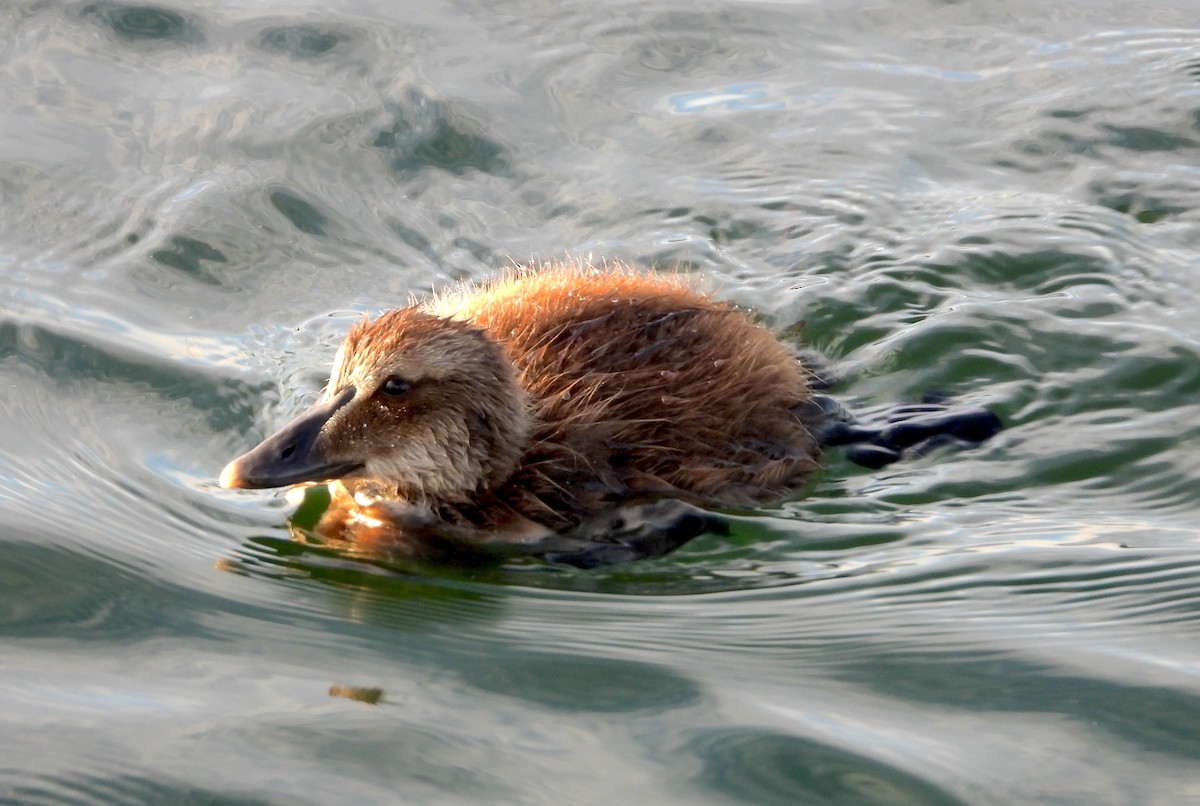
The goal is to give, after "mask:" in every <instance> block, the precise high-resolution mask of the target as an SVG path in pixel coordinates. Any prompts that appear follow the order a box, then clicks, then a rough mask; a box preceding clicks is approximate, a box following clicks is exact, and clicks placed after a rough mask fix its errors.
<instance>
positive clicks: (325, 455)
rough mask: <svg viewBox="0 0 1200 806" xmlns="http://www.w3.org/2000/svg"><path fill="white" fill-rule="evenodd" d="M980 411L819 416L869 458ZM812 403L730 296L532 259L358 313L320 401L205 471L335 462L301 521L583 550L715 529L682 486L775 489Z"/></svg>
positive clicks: (465, 555) (454, 556)
mask: <svg viewBox="0 0 1200 806" xmlns="http://www.w3.org/2000/svg"><path fill="white" fill-rule="evenodd" d="M935 408H936V407H935ZM982 414H983V415H986V416H985V417H984V419H987V418H991V420H992V421H994V427H991V425H988V426H987V427H985V428H984V429H983V430H984V431H986V432H987V433H983V432H979V433H976V431H978V428H975V429H974V430H972V428H971V427H968V428H967V431H969V432H970V433H967V432H964V431H963V427H962V423H963V417H966V418H967V420H968V421H970V420H971V418H975V419H978V418H979V417H980V416H981V415H980V412H979V410H975V411H973V412H965V413H961V412H960V413H957V414H954V413H951V414H950V415H947V414H946V413H945V410H944V409H940V408H939V409H937V411H934V412H930V411H928V410H920V411H919V412H918V413H916V414H915V415H913V414H909V415H907V416H906V417H905V421H904V425H906V426H909V427H910V430H911V425H912V423H913V422H917V423H918V426H917V432H919V434H918V435H917V436H913V435H912V434H910V435H908V436H906V437H905V438H904V439H905V440H907V441H902V442H898V441H896V440H895V439H892V438H891V437H888V436H885V435H884V432H885V431H888V432H889V433H892V434H893V435H894V432H895V426H894V425H893V426H889V427H888V428H885V429H874V430H872V429H865V428H862V427H860V426H854V425H850V424H847V423H845V422H838V423H835V424H834V427H833V428H832V429H827V430H828V431H829V433H830V434H831V435H832V437H833V441H837V442H865V443H869V452H873V453H872V455H873V456H874V460H875V461H876V462H879V456H880V455H884V456H885V459H884V461H887V460H888V459H887V456H888V455H890V458H896V457H897V456H898V451H899V450H901V449H903V448H905V447H908V446H910V445H913V444H916V443H918V442H920V441H922V440H926V439H928V438H930V437H935V436H938V435H942V434H951V435H953V436H960V437H965V438H967V439H983V438H986V437H987V436H990V434H991V433H993V432H994V430H996V429H997V428H998V427H999V423H998V421H995V418H994V415H990V414H989V413H986V412H983V413H982ZM931 417H932V419H930V418H931ZM939 418H940V419H939ZM824 419H828V417H827V416H824V417H823V409H822V407H821V406H819V405H816V403H815V401H814V398H813V395H812V393H811V391H810V386H809V376H808V373H807V372H806V370H805V369H804V368H803V367H802V366H801V365H800V363H799V362H798V361H797V359H796V357H795V355H794V354H793V353H792V352H791V351H790V350H789V349H788V348H787V347H785V346H784V345H783V344H781V343H780V342H779V341H777V340H776V339H775V337H774V336H773V335H772V334H771V333H770V332H769V331H767V330H766V329H764V328H762V327H760V326H758V325H756V324H755V323H754V322H753V321H752V320H751V318H750V316H748V315H747V314H746V313H744V312H742V311H740V310H738V309H736V308H734V307H732V306H731V305H729V304H727V303H722V302H716V301H714V300H713V299H711V298H710V297H709V296H707V295H705V294H702V293H699V292H697V291H695V290H692V289H691V288H690V287H689V286H688V284H687V282H686V281H685V280H684V279H683V278H679V277H673V276H662V275H656V274H648V273H637V272H634V271H633V270H631V269H628V268H626V267H622V266H616V267H613V266H609V267H606V268H604V269H602V270H597V269H592V268H590V267H580V266H553V267H544V268H542V269H540V270H536V271H533V272H521V271H519V272H515V273H513V274H512V275H511V276H508V277H506V278H504V279H501V280H499V281H497V282H495V283H494V284H492V285H489V286H485V287H482V288H479V289H469V290H466V291H464V292H462V293H460V294H456V295H452V296H444V297H439V298H436V299H434V300H432V301H430V302H428V303H426V304H424V305H420V306H416V307H409V308H403V309H399V310H394V311H389V312H387V313H384V314H382V315H381V316H380V317H379V318H377V319H376V320H375V321H373V322H369V321H366V320H365V319H364V320H363V321H362V322H360V323H359V324H357V325H356V326H355V327H354V328H353V329H352V330H351V332H350V334H349V336H347V338H346V341H345V343H344V344H343V345H342V347H341V349H340V350H339V352H338V355H337V357H336V359H335V361H334V367H333V373H332V376H331V378H330V381H329V385H328V387H326V389H325V392H324V394H323V395H322V397H321V400H320V401H319V402H318V403H317V404H316V405H315V406H313V407H312V408H311V409H309V410H308V411H306V412H305V413H303V414H301V415H300V416H299V417H298V418H297V419H296V420H294V421H293V422H292V423H291V424H289V425H287V426H285V427H284V428H283V429H282V430H281V431H279V432H278V433H276V434H275V435H274V436H272V437H270V438H268V439H267V440H266V441H264V442H263V443H262V444H260V445H259V446H258V447H256V448H255V449H254V450H252V451H250V452H249V453H247V454H245V455H244V456H241V457H239V458H238V459H235V460H234V461H232V462H230V463H229V465H228V466H227V467H226V468H225V470H224V472H223V473H222V474H221V485H222V486H224V487H249V488H260V487H279V486H285V485H292V484H300V483H304V482H320V481H335V482H336V483H334V484H333V485H332V494H333V499H332V503H331V505H330V507H329V509H328V510H327V511H326V513H325V515H324V516H323V517H322V519H321V521H320V523H319V524H318V525H317V527H316V531H317V532H318V533H320V534H322V535H324V536H326V537H328V538H332V539H335V540H346V541H350V542H351V543H352V544H353V545H355V546H356V547H358V548H361V549H364V550H367V551H379V552H381V553H384V554H391V555H399V556H409V557H415V558H421V559H434V560H439V561H456V560H464V561H465V560H478V559H479V558H480V556H481V555H483V556H488V555H492V554H497V555H503V554H505V553H509V554H512V553H525V554H535V555H539V556H544V557H548V558H550V559H555V560H561V561H565V562H570V563H573V564H577V565H596V564H600V563H605V562H613V561H618V560H625V559H633V558H636V557H640V556H653V555H656V554H661V553H664V552H666V551H669V550H671V549H672V548H675V547H676V546H678V545H680V544H682V543H683V542H686V541H687V540H688V539H690V538H691V537H693V536H695V535H697V534H699V533H701V532H703V531H706V530H713V529H716V530H717V531H720V528H721V524H720V522H719V519H717V518H715V517H714V516H711V515H708V514H706V513H704V512H702V511H701V510H698V509H696V508H694V507H692V506H691V504H700V505H710V506H729V507H739V506H747V505H753V504H761V503H766V502H769V501H773V500H778V499H780V498H782V497H784V496H786V495H787V494H789V493H792V492H794V491H796V490H797V489H799V488H800V487H802V486H803V485H804V483H805V482H806V480H807V479H808V478H809V476H810V475H811V474H812V472H813V471H814V470H816V468H817V457H818V456H819V454H820V447H819V444H818V440H817V436H816V434H815V432H816V430H817V429H823V428H827V424H826V423H824V422H823V420H824ZM921 422H924V423H925V425H924V426H921V425H920V423H921ZM968 425H970V423H968ZM889 429H890V431H889ZM922 429H923V430H922ZM956 429H957V430H956ZM989 429H990V430H989ZM879 451H882V452H883V454H880V453H879Z"/></svg>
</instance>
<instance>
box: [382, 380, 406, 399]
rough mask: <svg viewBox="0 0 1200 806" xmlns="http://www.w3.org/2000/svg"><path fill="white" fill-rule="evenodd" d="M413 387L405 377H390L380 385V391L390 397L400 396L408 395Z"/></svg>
mask: <svg viewBox="0 0 1200 806" xmlns="http://www.w3.org/2000/svg"><path fill="white" fill-rule="evenodd" d="M411 389H412V384H410V383H409V382H408V381H406V380H404V379H403V378H388V379H387V380H386V381H384V382H383V385H382V386H380V387H379V391H381V392H383V393H384V394H385V395H387V396H388V397H400V396H401V395H407V394H408V393H409V391H410V390H411Z"/></svg>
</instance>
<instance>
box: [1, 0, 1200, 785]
mask: <svg viewBox="0 0 1200 806" xmlns="http://www.w3.org/2000/svg"><path fill="white" fill-rule="evenodd" d="M0 64H2V69H0V200H2V202H3V210H4V214H3V216H0V272H2V273H3V283H2V284H0V384H2V386H3V389H4V390H5V391H4V394H3V396H2V398H0V406H2V407H3V414H2V417H3V420H2V422H3V430H2V431H0V523H2V524H3V525H4V528H3V529H2V530H0V644H2V649H0V652H2V654H0V658H2V660H0V702H3V705H4V707H3V709H0V712H2V715H0V737H2V738H0V751H2V752H0V799H3V800H6V801H9V802H22V803H24V802H55V803H61V802H87V803H92V802H164V801H165V802H171V801H179V800H184V799H186V800H188V801H189V802H197V803H298V802H299V803H339V802H347V801H350V800H353V801H355V802H380V803H383V802H388V803H391V802H410V803H463V802H506V803H553V804H561V803H614V802H625V801H637V802H646V803H656V804H657V803H662V804H671V803H679V804H691V803H744V802H750V803H779V804H785V803H786V804H791V803H878V804H885V803H886V804H893V803H905V804H911V803H922V804H924V803H930V804H941V803H947V804H965V803H970V804H992V803H994V804H1008V803H1031V802H1037V803H1063V804H1097V803H1114V804H1122V803H1137V804H1179V803H1187V802H1200V763H1198V762H1197V759H1198V758H1200V728H1198V727H1197V725H1200V664H1198V661H1197V647H1198V646H1200V643H1198V641H1197V635H1198V632H1200V631H1198V626H1200V582H1198V581H1197V578H1198V575H1197V572H1198V571H1200V562H1198V561H1197V559H1196V558H1197V552H1198V551H1200V536H1198V530H1197V527H1198V525H1200V523H1198V521H1200V518H1198V517H1197V501H1198V498H1200V459H1198V458H1197V457H1198V456H1200V452H1198V451H1197V450H1196V445H1197V436H1198V435H1200V355H1198V353H1200V320H1198V319H1197V315H1196V312H1197V310H1200V211H1198V207H1197V203H1196V200H1197V199H1200V168H1198V167H1197V156H1198V154H1200V28H1197V27H1196V17H1195V8H1194V4H1193V3H1192V2H1191V0H1165V1H1161V2H1155V3H1115V2H1099V0H1092V1H1091V2H1089V1H1088V0H1073V2H1066V3H1060V4H1058V5H1057V6H1054V7H1053V8H1051V7H1047V6H1045V5H1044V4H1036V3H1024V2H1019V0H1018V2H1010V3H1004V4H990V5H988V4H983V5H981V4H977V3H950V2H946V3H942V2H932V1H931V0H930V1H924V2H922V1H918V0H904V1H903V2H894V3H879V4H872V3H867V2H832V0H814V1H813V2H791V3H788V2H776V3H771V2H724V3H721V2H700V3H699V4H697V3H695V2H690V3H680V2H673V1H672V0H653V1H652V2H638V3H626V2H605V3H595V2H589V3H581V2H568V3H534V2H500V3H472V2H445V3H423V4H406V5H405V7H403V8H400V7H398V6H394V5H393V4H391V3H386V2H374V1H373V0H344V2H338V3H333V4H329V3H320V4H317V3H312V4H308V5H305V4H304V3H292V4H288V5H278V6H272V5H270V4H264V3H260V2H238V0H204V2H197V3H192V4H187V5H178V6H176V5H138V4H125V3H118V2H79V3H70V2H14V3H9V4H7V5H6V6H5V7H4V9H3V10H0ZM567 254H573V255H592V256H594V257H595V258H597V259H599V258H601V257H605V256H607V257H613V258H621V259H625V260H629V261H632V262H636V263H640V264H657V265H663V266H680V267H683V268H684V269H685V270H688V271H692V272H695V273H697V274H702V275H703V276H704V277H705V278H706V280H707V282H708V283H709V284H710V286H711V287H713V288H714V289H715V290H716V291H717V292H718V293H719V294H721V295H722V296H723V297H726V298H729V299H733V300H735V301H736V302H738V303H739V304H742V305H745V306H747V307H751V308H754V309H756V310H757V311H759V312H760V313H761V314H762V316H763V318H764V320H765V321H766V322H768V323H769V324H772V325H773V326H776V327H779V328H781V329H782V328H785V327H788V326H791V325H794V324H796V323H801V322H802V323H803V328H802V329H801V331H800V332H801V334H802V335H801V337H800V339H799V341H800V342H802V343H803V344H804V345H805V346H806V347H807V348H809V349H812V350H815V351H816V352H818V353H819V354H821V355H822V356H824V358H825V359H826V360H827V361H828V362H829V363H830V365H831V366H832V367H834V368H836V370H837V372H838V373H839V374H841V375H843V376H844V381H843V383H842V384H841V386H840V388H839V394H840V395H841V397H842V399H843V400H844V402H846V403H847V404H848V405H850V406H852V407H857V408H861V409H870V408H871V407H875V406H881V405H885V404H887V403H891V402H896V401H904V400H913V399H917V398H919V397H920V396H921V395H923V394H926V393H928V392H930V391H937V392H940V393H944V394H948V395H952V396H954V397H956V398H958V399H960V400H962V401H964V402H966V403H970V404H978V405H986V406H989V407H991V408H993V409H994V410H995V411H997V412H998V413H1000V414H1001V416H1002V417H1003V418H1004V419H1005V420H1006V422H1007V423H1008V424H1009V426H1010V427H1009V429H1008V430H1007V431H1005V432H1004V433H1003V434H1001V435H1000V436H999V437H997V438H996V439H994V440H992V441H991V442H990V443H988V444H987V445H985V446H983V447H981V448H978V449H976V450H970V451H952V450H947V451H941V452H937V453H934V454H932V455H929V456H925V457H922V458H919V459H915V460H913V461H909V462H905V463H902V464H899V465H895V466H892V467H889V468H887V469H885V470H881V471H867V470H863V469H860V468H857V467H855V466H853V465H851V464H850V463H848V462H847V461H846V460H845V459H844V458H843V457H841V456H839V455H838V454H836V453H834V454H831V455H830V456H829V457H828V462H827V466H826V468H825V470H824V471H823V473H822V474H821V476H820V478H819V479H818V481H817V482H816V483H815V485H814V486H813V488H812V489H811V490H810V491H809V493H808V495H807V496H804V497H798V498H797V499H796V500H794V501H788V502H783V503H781V504H780V505H778V506H776V507H774V508H770V509H764V510H761V511H757V512H746V513H736V514H734V515H732V516H731V517H732V525H733V528H732V534H731V535H730V536H728V537H718V536H715V535H714V536H706V537H703V538H701V539H699V540H697V541H695V542H694V543H692V544H690V545H688V546H687V547H685V548H684V549H683V550H681V551H679V552H677V553H676V554H673V555H671V556H668V557H665V558H662V559H659V560H654V561H648V562H641V563H634V564H631V565H628V566H622V567H618V568H611V569H607V570H602V571H592V572H582V571H575V570H571V569H564V568H558V567H550V566H542V565H536V564H530V565H517V566H512V567H506V568H501V569H497V570H491V571H485V572H465V571H464V572H455V571H452V570H443V571H437V572H432V571H426V570H422V571H419V572H418V571H413V570H405V569H395V568H389V567H386V566H382V565H379V564H374V563H370V562H365V561H362V560H357V559H355V558H349V557H345V556H339V555H338V554H337V553H335V552H331V551H327V550H323V549H320V548H318V547H311V546H304V545H301V544H299V543H296V542H295V541H293V540H291V538H290V536H289V533H288V530H287V528H286V520H287V517H288V514H289V512H290V507H289V505H288V504H287V503H286V501H284V500H283V498H282V496H280V495H277V494H274V493H248V492H230V491H223V490H220V489H218V487H217V485H216V476H217V474H218V473H219V471H220V468H221V467H222V466H223V464H224V463H225V462H226V461H227V460H228V459H229V458H231V457H232V456H234V455H236V454H238V453H240V452H242V451H243V450H244V449H245V448H246V447H247V446H248V445H250V444H251V443H253V442H254V441H255V440H256V439H259V438H261V437H262V436H263V435H265V434H266V433H268V432H269V431H270V430H272V429H273V428H275V427H277V426H278V425H279V424H281V423H282V422H284V421H285V420H286V419H287V418H288V417H289V416H290V415H291V414H293V413H295V412H296V411H297V410H298V409H299V408H300V407H301V406H302V405H303V404H304V403H306V402H307V401H309V400H311V399H312V397H313V396H314V395H315V393H316V392H317V390H318V389H319V388H320V385H321V383H322V382H323V376H324V374H325V373H327V371H328V368H329V364H330V362H331V360H332V355H333V350H334V346H335V345H336V344H337V342H338V341H339V339H340V337H341V335H342V334H343V333H344V332H345V330H346V329H347V327H348V326H349V325H350V323H352V322H353V321H355V319H357V318H358V317H359V316H360V315H361V314H362V313H364V312H374V311H377V310H379V309H381V308H383V307H387V306H392V305H397V304H402V303H404V302H405V301H407V300H408V298H409V295H410V294H417V295H421V294H424V293H427V292H428V291H430V290H432V289H435V288H438V287H441V286H443V285H445V284H446V283H449V282H452V281H457V280H462V279H468V280H470V279H482V278H485V277H487V276H489V275H490V274H492V273H494V272H495V271H497V270H499V269H501V268H502V267H503V266H505V265H508V264H509V262H510V261H511V260H525V259H530V258H534V259H541V258H555V257H561V256H563V255H567ZM333 687H361V688H362V689H365V690H368V691H357V692H356V690H355V689H353V688H350V689H349V690H348V691H347V690H341V689H335V690H334V695H331V688H333ZM379 691H381V692H382V698H381V699H379V700H378V702H375V703H374V704H371V703H369V702H364V701H362V700H360V699H354V696H335V695H337V694H339V693H340V694H341V695H345V694H350V695H355V694H356V693H357V695H358V696H361V697H362V698H363V699H366V700H374V699H375V697H376V695H377V694H378V692H379Z"/></svg>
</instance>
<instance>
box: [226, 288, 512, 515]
mask: <svg viewBox="0 0 1200 806" xmlns="http://www.w3.org/2000/svg"><path fill="white" fill-rule="evenodd" d="M528 435H529V414H528V405H527V402H526V399H525V393H524V392H523V391H522V389H521V387H520V386H519V384H518V383H517V378H516V372H515V370H514V368H513V366H512V363H511V362H510V361H509V360H508V358H507V357H506V356H505V354H504V350H503V348H501V347H500V345H499V344H497V343H496V342H495V341H494V340H493V339H491V338H490V337H489V336H488V335H487V334H486V333H485V332H484V331H482V330H480V329H478V328H476V327H473V326H471V325H470V324H467V323H465V322H462V321H458V320H454V319H443V318H440V317H437V316H432V315H430V314H427V313H424V312H422V311H420V310H417V309H415V308H403V309H400V310H395V311H389V312H388V313H385V314H383V315H381V316H380V317H379V318H378V319H376V320H375V321H373V322H371V321H368V320H366V319H364V320H363V321H361V322H360V323H358V324H357V325H356V326H355V327H354V328H353V329H352V330H351V331H350V334H349V335H348V336H347V337H346V341H345V342H344V343H343V344H342V346H341V349H340V350H338V354H337V357H336V358H335V359H334V365H333V373H332V375H331V376H330V379H329V385H328V386H327V387H326V389H325V392H324V394H323V395H322V396H321V399H320V400H319V401H318V402H317V403H316V405H314V406H313V407H312V408H310V409H308V410H307V411H305V412H304V413H303V414H301V415H300V416H299V417H297V418H296V419H295V420H293V421H292V422H291V423H290V424H288V425H286V426H284V427H283V429H281V430H280V431H279V432H278V433H276V434H274V435H273V436H271V437H268V438H267V439H266V440H265V441H264V442H262V443H261V444H260V445H259V446H258V447H256V448H254V449H253V450H251V451H250V452H249V453H247V454H245V455H243V456H240V457H238V458H237V459H234V460H233V461H232V462H230V463H229V464H228V465H227V466H226V467H225V470H224V471H223V472H222V473H221V486H223V487H247V488H261V487H282V486H286V485H291V484H299V483H302V482H313V481H331V480H333V479H346V480H348V481H349V480H352V479H370V480H372V481H373V482H377V483H380V484H382V485H384V486H385V487H386V488H387V489H389V490H390V489H393V488H394V490H395V492H396V494H397V495H398V497H400V498H401V499H404V500H408V501H412V502H430V501H443V502H463V501H469V500H472V499H473V498H474V497H475V496H476V494H477V493H478V492H480V491H482V490H486V489H488V488H490V487H492V486H494V485H496V484H498V483H499V482H501V481H503V480H504V479H506V478H507V477H508V476H509V475H511V474H512V472H513V471H514V470H515V469H516V468H517V465H518V463H519V462H520V459H521V455H522V454H523V453H524V451H525V447H526V443H527V440H528Z"/></svg>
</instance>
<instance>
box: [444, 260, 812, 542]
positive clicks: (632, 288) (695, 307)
mask: <svg viewBox="0 0 1200 806" xmlns="http://www.w3.org/2000/svg"><path fill="white" fill-rule="evenodd" d="M428 307H429V308H430V309H431V310H432V312H434V313H438V314H440V315H443V316H453V317H455V318H462V319H468V320H470V321H472V322H473V323H474V324H475V325H477V326H479V327H481V328H483V329H485V330H487V331H488V332H489V333H490V334H491V335H492V337H493V338H495V339H496V340H497V341H498V342H499V343H500V344H502V345H503V346H504V348H505V350H506V351H507V353H508V355H509V357H510V358H511V360H512V361H513V363H514V364H515V365H516V367H517V370H518V372H519V375H520V380H521V384H522V386H523V387H524V388H525V389H526V391H527V392H528V393H529V398H530V404H531V408H532V413H533V415H534V420H535V423H536V425H535V428H534V433H533V435H532V436H533V439H532V443H531V447H530V450H529V451H528V452H527V454H526V457H525V460H524V463H523V466H522V467H521V469H520V470H519V471H518V472H517V474H516V475H515V476H514V477H513V478H512V479H510V481H509V482H508V483H507V484H506V485H505V489H502V490H498V491H496V492H497V495H498V496H499V497H500V498H502V499H507V500H508V501H509V502H510V503H511V504H512V505H513V506H515V507H516V508H518V509H519V510H521V511H522V512H524V514H526V515H529V516H530V517H533V518H534V519H536V520H540V521H541V522H544V523H547V525H551V526H553V527H555V528H561V527H562V526H565V525H570V524H571V522H572V521H578V520H579V519H580V518H583V517H586V516H587V515H588V514H590V513H592V512H594V511H596V510H597V509H599V508H601V507H603V506H604V505H606V504H607V503H609V502H612V501H613V500H619V499H621V498H627V497H630V496H638V495H655V494H669V495H677V496H681V497H684V498H687V499H691V500H694V501H697V502H700V503H708V504H715V505H722V504H723V505H729V506H742V505H749V504H754V503H762V502H764V501H769V500H771V499H776V498H779V497H781V496H783V495H785V494H786V493H788V492H790V491H793V490H795V489H796V488H798V487H799V486H801V485H802V484H803V483H804V482H805V480H806V479H807V477H808V475H809V474H810V473H811V472H812V471H813V470H814V469H816V467H817V464H816V456H817V455H818V453H819V448H818V445H817V442H816V440H815V438H814V437H813V435H812V434H811V433H809V431H808V429H807V428H805V425H804V422H803V421H802V419H801V418H800V416H799V414H798V410H799V408H800V407H801V406H802V404H803V403H804V402H805V401H806V400H807V399H808V397H809V389H808V383H807V377H806V373H805V371H804V369H803V368H802V367H801V366H800V364H799V362H798V361H797V359H796V357H795V356H794V355H793V354H792V352H791V351H790V350H789V349H788V348H787V347H786V346H784V345H783V344H781V343H780V342H779V341H778V340H777V339H776V338H775V337H774V336H773V335H772V334H771V333H770V332H769V331H768V330H766V329H765V328H763V327H760V326H759V325H757V324H755V323H754V322H753V321H752V320H751V319H750V317H749V316H748V315H747V314H746V313H744V312H742V311H740V310H738V309H736V308H734V307H732V306H731V305H728V304H726V303H721V302H716V301H714V300H713V299H712V298H711V297H709V296H708V295H706V294H703V293H700V292H698V291H695V290H693V289H692V288H691V287H689V285H688V284H687V282H686V280H685V279H684V278H680V277H673V276H663V275H656V274H648V273H638V272H635V271H633V270H630V269H628V268H625V267H623V266H615V267H612V266H610V267H606V268H605V269H602V270H593V269H590V268H577V267H563V266H553V267H544V268H542V269H540V270H536V271H534V272H531V273H527V274H514V275H512V276H510V277H507V278H505V279H503V280H500V281H497V282H496V283H494V284H493V285H490V286H487V287H484V288H482V289H477V290H475V291H473V292H471V293H466V294H463V295H461V296H455V297H444V298H441V299H438V300H435V301H434V302H432V303H430V305H429V306H428Z"/></svg>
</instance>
